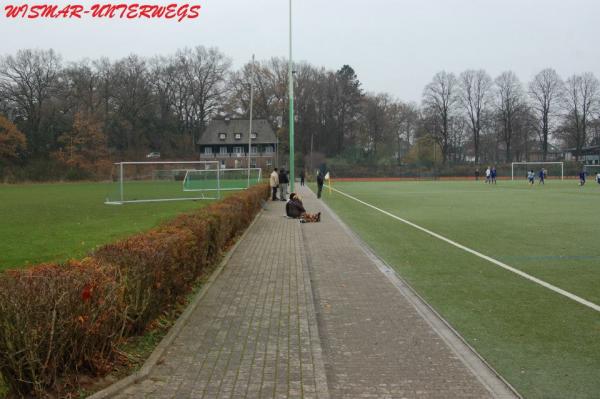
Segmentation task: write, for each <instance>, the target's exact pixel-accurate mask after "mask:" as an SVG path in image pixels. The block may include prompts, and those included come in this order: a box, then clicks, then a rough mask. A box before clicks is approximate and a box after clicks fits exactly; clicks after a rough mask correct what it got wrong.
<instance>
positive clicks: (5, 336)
mask: <svg viewBox="0 0 600 399" xmlns="http://www.w3.org/2000/svg"><path fill="white" fill-rule="evenodd" d="M268 196H269V187H268V185H266V184H263V185H259V186H256V187H252V188H250V189H248V190H245V191H243V192H240V193H236V194H234V195H231V196H229V197H227V198H226V199H225V200H223V201H220V202H217V203H214V204H212V205H209V206H208V207H206V208H203V209H200V210H198V211H195V212H191V213H187V214H183V215H180V216H179V217H177V218H175V219H173V220H171V221H169V222H167V223H165V224H163V225H161V226H159V227H157V228H156V229H153V230H150V231H148V232H145V233H141V234H137V235H134V236H132V237H129V238H126V239H123V240H121V241H118V242H116V243H112V244H108V245H105V246H103V247H101V248H99V249H98V250H97V251H96V252H94V253H93V254H92V255H91V256H90V257H89V258H86V259H84V260H83V261H70V262H67V263H65V264H62V265H57V264H44V265H39V266H35V267H31V268H28V269H25V270H16V271H8V272H5V273H0V373H1V374H2V375H3V377H4V379H5V380H6V382H7V384H8V385H9V387H10V390H11V391H12V392H13V393H16V394H18V395H21V396H24V395H27V394H29V393H34V394H35V395H37V396H43V393H44V391H45V390H46V389H48V388H57V382H58V381H59V380H60V379H61V377H64V376H68V375H71V374H75V373H80V372H87V373H92V374H93V373H98V372H102V371H105V370H107V369H108V366H109V362H110V361H111V357H112V356H113V355H114V348H115V346H116V345H117V344H118V343H119V342H120V341H121V340H122V338H123V337H126V336H129V335H133V334H138V333H140V332H142V331H144V329H146V328H147V327H148V325H149V324H150V323H151V322H152V321H153V320H154V319H156V318H157V317H159V316H160V315H161V314H162V313H164V312H165V311H168V310H169V309H170V308H171V307H172V306H173V305H175V304H176V303H177V302H179V301H180V300H181V299H182V298H183V296H184V295H185V294H187V293H188V292H189V291H190V289H191V287H192V285H193V283H194V282H195V281H196V279H197V278H198V277H199V276H201V275H202V274H203V273H204V272H205V270H206V268H207V266H209V265H210V264H212V263H214V262H215V261H216V260H217V259H218V257H219V255H220V253H221V251H223V250H224V249H225V248H226V247H227V246H228V245H229V243H230V242H231V240H232V239H233V238H234V237H235V236H236V235H238V234H239V233H240V232H241V231H242V230H243V229H244V228H246V227H247V226H248V224H249V223H250V222H251V221H252V219H253V217H254V216H255V215H256V213H257V212H258V210H259V209H260V206H261V201H264V200H265V199H267V198H268Z"/></svg>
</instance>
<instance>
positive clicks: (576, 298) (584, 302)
mask: <svg viewBox="0 0 600 399" xmlns="http://www.w3.org/2000/svg"><path fill="white" fill-rule="evenodd" d="M331 189H332V190H333V191H335V192H338V193H340V194H342V195H344V196H346V197H348V198H350V199H352V200H354V201H356V202H359V203H361V204H363V205H366V206H368V207H369V208H372V209H375V210H376V211H378V212H381V213H383V214H384V215H387V216H389V217H391V218H394V219H396V220H398V221H400V222H402V223H405V224H407V225H409V226H411V227H414V228H415V229H418V230H421V231H422V232H424V233H427V234H429V235H430V236H433V237H435V238H437V239H439V240H442V241H444V242H447V243H448V244H450V245H453V246H455V247H457V248H460V249H462V250H463V251H466V252H469V253H471V254H473V255H475V256H478V257H480V258H481V259H485V260H487V261H488V262H491V263H493V264H495V265H496V266H500V267H501V268H503V269H506V270H508V271H511V272H513V273H515V274H518V275H519V276H521V277H523V278H526V279H527V280H530V281H533V282H534V283H536V284H539V285H541V286H542V287H545V288H548V289H549V290H552V291H554V292H556V293H558V294H560V295H564V296H566V297H567V298H569V299H572V300H573V301H575V302H579V303H580V304H582V305H584V306H587V307H588V308H590V309H593V310H595V311H596V312H600V306H598V305H596V304H595V303H593V302H590V301H588V300H586V299H583V298H581V297H579V296H577V295H575V294H571V293H570V292H568V291H565V290H563V289H562V288H558V287H557V286H555V285H552V284H550V283H547V282H545V281H544V280H540V279H539V278H537V277H534V276H532V275H530V274H527V273H525V272H523V271H521V270H519V269H515V268H514V267H512V266H509V265H507V264H506V263H502V262H500V261H499V260H496V259H494V258H492V257H489V256H487V255H484V254H482V253H480V252H477V251H475V250H474V249H471V248H468V247H465V246H464V245H462V244H459V243H457V242H456V241H452V240H450V239H449V238H446V237H444V236H442V235H439V234H437V233H434V232H433V231H431V230H427V229H426V228H424V227H421V226H419V225H417V224H414V223H413V222H411V221H408V220H406V219H403V218H401V217H398V216H396V215H394V214H392V213H390V212H388V211H384V210H383V209H380V208H377V207H376V206H374V205H371V204H369V203H368V202H365V201H362V200H360V199H358V198H356V197H353V196H351V195H350V194H346V193H345V192H343V191H340V190H338V189H336V188H333V187H331Z"/></svg>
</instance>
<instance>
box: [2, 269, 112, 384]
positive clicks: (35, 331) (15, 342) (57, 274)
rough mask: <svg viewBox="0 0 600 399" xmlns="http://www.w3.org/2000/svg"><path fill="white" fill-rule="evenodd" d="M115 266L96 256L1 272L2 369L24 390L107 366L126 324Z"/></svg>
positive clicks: (11, 381) (8, 382) (11, 382)
mask: <svg viewBox="0 0 600 399" xmlns="http://www.w3.org/2000/svg"><path fill="white" fill-rule="evenodd" d="M121 297H122V295H121V287H120V286H119V284H118V283H117V281H116V279H115V274H114V270H112V269H110V268H106V267H101V266H100V264H99V263H98V262H97V261H95V260H93V259H85V260H84V261H82V262H77V261H71V262H68V263H66V264H63V265H56V264H43V265H39V266H36V267H31V268H29V269H26V270H18V271H9V272H6V273H3V274H0V372H1V373H2V375H3V376H4V378H5V380H6V382H7V384H8V385H9V386H10V389H11V390H12V391H13V392H15V393H18V394H20V395H24V394H26V393H29V392H31V391H33V392H34V393H36V394H41V392H43V390H44V389H45V388H47V387H51V386H53V385H54V384H55V382H56V380H57V378H58V376H59V375H62V374H66V373H72V372H79V371H88V372H97V371H99V370H102V369H104V368H106V365H107V362H108V360H109V358H110V356H111V354H112V351H113V346H114V343H115V342H117V341H118V340H119V339H120V338H121V333H122V330H123V325H124V324H123V318H122V309H123V307H122V305H123V304H122V303H121V302H120V299H121Z"/></svg>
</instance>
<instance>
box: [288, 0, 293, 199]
mask: <svg viewBox="0 0 600 399" xmlns="http://www.w3.org/2000/svg"><path fill="white" fill-rule="evenodd" d="M292 68H293V66H292V0H290V60H289V67H288V69H289V71H288V75H289V76H288V81H289V90H288V91H289V94H290V166H289V169H290V192H293V191H294V180H295V179H294V71H293V69H292Z"/></svg>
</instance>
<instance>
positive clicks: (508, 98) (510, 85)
mask: <svg viewBox="0 0 600 399" xmlns="http://www.w3.org/2000/svg"><path fill="white" fill-rule="evenodd" d="M495 83H496V108H497V111H498V117H499V119H500V122H501V124H500V138H501V141H502V142H503V144H504V146H505V147H504V151H505V161H506V162H510V161H511V160H512V152H511V151H512V147H511V146H512V144H513V140H514V138H515V137H514V136H515V132H516V130H515V119H516V118H517V116H518V115H517V111H518V110H519V107H520V106H521V105H522V104H523V102H524V99H523V87H522V85H521V82H520V81H519V78H518V77H517V75H515V73H514V72H512V71H508V72H503V73H502V74H501V75H500V76H498V77H497V78H496V82H495Z"/></svg>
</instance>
